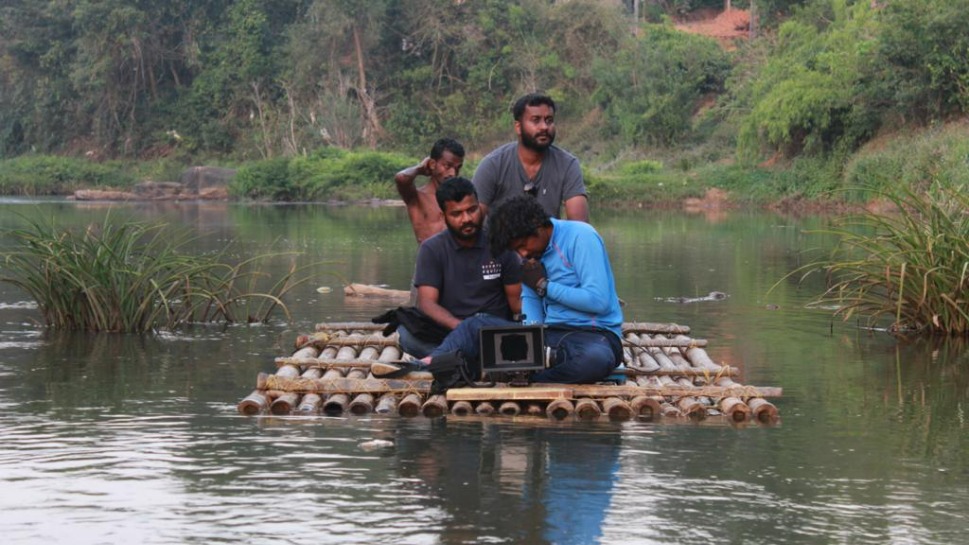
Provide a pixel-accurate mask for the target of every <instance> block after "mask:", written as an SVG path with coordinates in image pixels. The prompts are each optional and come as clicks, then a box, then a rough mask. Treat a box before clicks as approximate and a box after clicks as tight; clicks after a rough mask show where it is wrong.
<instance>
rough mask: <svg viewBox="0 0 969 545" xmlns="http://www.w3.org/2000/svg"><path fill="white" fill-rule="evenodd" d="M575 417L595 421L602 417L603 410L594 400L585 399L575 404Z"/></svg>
mask: <svg viewBox="0 0 969 545" xmlns="http://www.w3.org/2000/svg"><path fill="white" fill-rule="evenodd" d="M575 415H576V416H577V417H578V418H579V419H581V420H595V419H597V418H599V417H600V416H602V409H600V408H599V404H598V403H596V401H595V400H594V399H589V398H587V397H585V398H582V399H580V400H578V401H576V402H575Z"/></svg>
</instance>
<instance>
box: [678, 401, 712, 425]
mask: <svg viewBox="0 0 969 545" xmlns="http://www.w3.org/2000/svg"><path fill="white" fill-rule="evenodd" d="M676 406H677V408H679V409H680V412H681V414H684V415H686V416H688V417H690V418H692V419H695V420H702V419H704V418H706V416H707V408H706V407H704V406H703V403H700V402H699V401H698V400H697V398H695V397H693V396H683V397H681V398H679V399H678V400H676Z"/></svg>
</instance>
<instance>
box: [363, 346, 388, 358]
mask: <svg viewBox="0 0 969 545" xmlns="http://www.w3.org/2000/svg"><path fill="white" fill-rule="evenodd" d="M388 348H389V347H388ZM379 357H380V350H377V347H375V346H364V347H363V348H362V349H361V350H360V354H358V355H357V359H358V360H360V361H367V360H375V359H377V358H379Z"/></svg>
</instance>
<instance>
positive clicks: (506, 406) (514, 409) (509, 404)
mask: <svg viewBox="0 0 969 545" xmlns="http://www.w3.org/2000/svg"><path fill="white" fill-rule="evenodd" d="M521 412H522V409H521V407H519V406H518V403H516V402H514V401H505V402H503V403H501V404H500V405H498V413H499V414H501V415H503V416H517V415H518V414H519V413H521Z"/></svg>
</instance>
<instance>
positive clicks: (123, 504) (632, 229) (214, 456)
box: [0, 199, 969, 544]
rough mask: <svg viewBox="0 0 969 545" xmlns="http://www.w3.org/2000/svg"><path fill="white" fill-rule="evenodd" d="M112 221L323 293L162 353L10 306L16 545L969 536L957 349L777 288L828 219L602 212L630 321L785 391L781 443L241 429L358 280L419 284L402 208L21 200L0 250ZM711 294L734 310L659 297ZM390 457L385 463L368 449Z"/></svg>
mask: <svg viewBox="0 0 969 545" xmlns="http://www.w3.org/2000/svg"><path fill="white" fill-rule="evenodd" d="M108 210H110V214H112V215H119V216H120V215H131V216H133V217H137V218H141V219H148V220H163V221H167V222H170V223H172V224H177V225H183V226H188V227H190V228H191V229H194V230H197V231H198V233H199V234H200V235H201V238H200V239H199V242H198V248H197V250H198V251H209V252H211V251H218V250H220V249H223V248H226V247H227V246H228V248H229V250H228V251H229V253H230V255H238V256H240V257H241V256H249V255H253V254H255V253H263V252H267V251H276V252H295V253H298V255H295V254H294V255H290V254H285V255H281V256H279V257H277V258H275V259H274V260H272V261H271V262H270V263H267V264H266V265H265V267H266V269H267V272H271V273H276V274H278V273H279V272H281V271H283V270H285V269H286V268H288V267H289V265H290V264H291V262H293V261H294V260H295V262H296V263H297V264H304V265H307V266H308V267H309V269H308V270H309V271H310V272H311V274H312V281H310V282H307V283H306V284H305V285H303V286H301V287H300V288H298V289H297V290H295V291H294V292H293V293H292V294H291V297H290V299H289V306H290V308H291V310H292V311H293V313H294V322H293V323H289V324H287V323H285V322H283V321H281V320H277V321H274V322H273V323H272V324H269V325H260V326H230V327H221V326H196V327H193V328H189V329H187V330H184V331H179V332H176V333H169V334H163V335H158V336H135V335H59V334H52V333H49V332H45V331H44V330H42V329H40V328H38V327H37V326H36V323H35V322H36V320H37V319H38V313H37V311H36V308H35V307H34V306H33V304H32V302H31V301H29V300H26V298H25V297H24V296H23V294H21V293H19V292H17V290H15V289H13V288H12V287H10V286H9V285H6V284H0V443H2V444H3V445H4V448H3V449H0V486H2V490H3V494H2V495H0V535H3V536H4V538H5V542H7V543H40V542H56V543H72V544H83V543H92V544H93V543H165V544H176V543H238V542H245V543H281V542H282V543H287V542H288V543H341V544H342V543H368V544H371V543H388V544H390V543H393V544H397V543H415V544H425V543H427V544H431V543H446V544H451V543H539V544H541V543H577V544H579V543H580V544H586V543H605V544H626V543H709V542H712V541H716V542H726V543H745V544H751V543H763V544H773V543H805V544H808V543H811V544H816V543H852V544H856V543H860V544H867V543H870V544H883V543H893V544H916V543H918V544H922V543H924V544H953V543H962V542H964V541H965V537H966V528H967V527H969V514H967V513H969V463H967V462H969V445H967V439H966V437H967V434H966V421H965V417H966V415H965V411H966V401H967V399H969V396H967V392H969V379H967V363H966V359H967V352H966V350H965V347H964V346H962V345H959V344H954V343H950V344H947V345H944V344H937V343H932V342H927V341H922V342H914V343H907V344H899V343H896V342H895V341H894V340H893V339H891V338H890V337H887V336H885V335H883V334H879V333H874V332H870V331H867V330H862V329H859V328H857V327H855V324H854V323H848V324H845V323H842V322H840V321H833V320H832V318H831V317H830V313H829V311H826V310H823V309H816V308H807V303H808V302H809V301H810V300H811V298H812V296H813V295H815V294H816V293H817V292H818V291H819V289H820V287H821V284H820V282H821V280H820V279H819V278H813V277H811V278H808V279H807V281H805V282H803V283H799V282H798V281H797V279H796V278H788V279H784V277H785V275H786V274H788V273H789V272H790V271H792V270H794V269H795V268H796V267H798V266H800V265H801V264H803V263H804V262H805V252H806V251H808V250H811V249H812V248H820V249H824V248H826V247H830V244H831V243H832V241H831V240H828V239H825V238H824V237H822V236H819V235H813V234H811V233H808V232H806V231H808V230H811V229H815V228H819V227H823V226H824V225H825V224H826V222H827V221H828V220H826V219H823V218H801V219H794V218H785V217H780V216H776V215H770V214H763V213H731V214H728V215H708V216H703V215H685V214H681V213H676V212H660V211H628V212H616V211H602V210H596V211H594V212H593V222H594V224H595V225H596V226H597V228H598V229H599V230H600V232H601V233H602V235H603V238H604V239H605V240H606V244H607V246H608V248H609V251H610V254H611V257H612V260H613V265H614V270H615V273H616V279H617V286H618V289H619V292H620V295H621V297H622V298H623V299H624V300H625V301H626V303H627V305H626V307H625V312H626V319H627V320H629V321H632V320H640V321H662V322H677V323H682V324H686V325H690V326H691V327H692V328H693V336H694V337H696V338H705V339H708V340H709V341H710V346H709V348H708V352H709V353H710V355H711V356H712V357H713V358H714V359H715V360H717V361H721V362H723V363H728V364H730V365H735V366H739V367H740V368H742V370H743V372H744V376H743V382H745V383H749V384H756V385H762V386H781V387H783V388H784V397H783V398H781V399H778V400H776V404H777V405H778V407H779V409H780V411H781V417H782V421H781V424H780V425H779V426H776V427H763V426H759V425H755V424H751V425H745V426H736V427H735V426H728V425H723V424H712V423H699V424H683V423H672V422H669V421H659V422H655V423H643V422H626V423H609V422H599V423H586V422H564V423H560V422H548V421H544V420H528V419H524V420H520V421H514V422H512V421H509V420H501V419H479V418H467V419H454V418H450V419H436V420H428V419H425V418H415V419H403V418H382V417H349V418H324V417H314V418H297V417H292V418H270V417H265V418H245V417H241V416H238V415H237V414H236V411H235V405H236V403H237V402H238V401H239V400H240V399H241V398H242V397H244V396H245V395H246V394H247V393H248V392H249V391H250V390H251V389H252V387H253V386H254V384H255V376H256V374H257V373H258V372H260V371H267V370H270V369H272V368H273V364H272V359H273V357H275V356H278V355H282V354H285V353H286V352H287V350H289V348H290V345H289V343H291V342H292V338H293V337H294V336H295V334H296V333H297V332H306V331H309V330H311V329H312V327H313V325H314V324H315V323H317V322H321V321H334V320H339V321H344V320H367V319H369V318H370V317H371V316H374V315H376V314H377V313H379V312H380V311H382V310H383V309H384V308H385V306H386V304H385V303H382V302H379V301H378V302H374V301H360V300H351V299H345V298H344V297H343V296H342V294H341V289H340V287H341V286H342V284H343V283H344V282H346V281H355V282H366V283H374V284H381V283H383V284H387V285H389V286H390V287H394V288H399V289H406V287H407V282H408V280H409V278H410V275H411V274H412V271H413V263H414V253H415V250H416V245H415V242H414V239H413V234H412V232H411V231H410V228H409V226H408V224H407V219H406V214H405V213H404V211H403V209H400V208H365V207H342V208H341V207H326V206H317V205H300V206H245V205H235V204H194V203H193V204H167V205H145V204H125V205H114V206H110V207H108V206H106V205H92V204H82V203H69V202H61V201H26V200H18V199H5V200H3V201H0V228H3V229H9V228H12V227H15V226H19V225H22V221H23V219H22V217H23V216H27V217H56V218H57V221H59V222H61V223H62V224H65V225H72V226H85V225H87V224H88V223H90V222H93V221H100V220H102V219H103V218H104V216H105V214H107V213H108ZM10 244H11V239H10V238H9V237H8V236H6V235H0V249H3V250H9V249H10ZM779 281H780V282H779ZM778 282H779V283H778ZM775 284H777V285H776V286H775ZM323 286H327V287H332V288H333V291H332V292H331V293H319V292H318V291H317V288H319V287H323ZM772 286H775V287H774V289H773V290H772V291H770V293H768V291H769V290H770V288H771V287H772ZM710 291H722V292H725V293H727V294H729V297H728V298H727V299H726V300H723V301H716V302H706V303H697V304H676V303H667V302H664V301H660V300H657V299H666V298H669V297H696V296H700V295H705V294H707V293H709V292H710ZM375 438H379V439H386V440H389V441H392V442H393V446H392V447H389V448H384V449H377V450H365V449H363V448H361V447H360V445H361V443H364V442H365V441H369V440H371V439H375Z"/></svg>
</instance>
